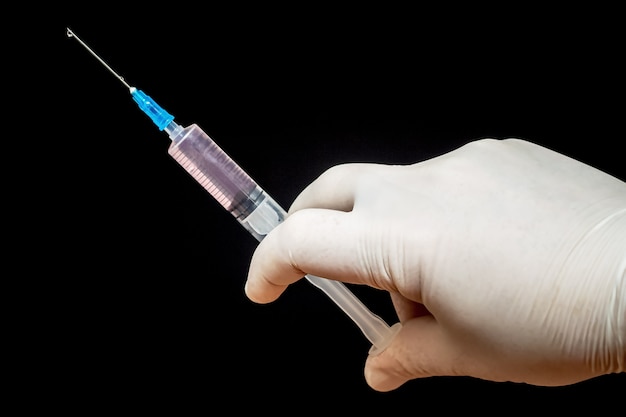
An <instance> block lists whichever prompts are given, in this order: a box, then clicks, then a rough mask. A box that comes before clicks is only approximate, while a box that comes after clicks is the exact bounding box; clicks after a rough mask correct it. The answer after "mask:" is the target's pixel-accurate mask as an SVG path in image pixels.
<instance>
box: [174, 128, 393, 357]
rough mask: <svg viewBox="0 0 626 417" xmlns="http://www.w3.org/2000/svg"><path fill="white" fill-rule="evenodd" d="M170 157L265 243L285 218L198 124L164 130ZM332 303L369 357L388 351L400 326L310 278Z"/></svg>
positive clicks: (337, 287) (329, 283)
mask: <svg viewBox="0 0 626 417" xmlns="http://www.w3.org/2000/svg"><path fill="white" fill-rule="evenodd" d="M165 131H166V132H167V133H168V134H169V136H170V139H171V140H172V143H171V145H170V147H169V150H168V153H169V154H170V155H171V156H172V157H173V158H174V159H175V160H176V161H177V162H178V163H179V164H180V165H181V166H182V167H183V168H184V169H185V170H186V171H187V172H188V173H189V174H190V175H191V176H192V177H193V178H194V179H195V180H196V181H197V182H198V183H199V184H200V185H202V187H204V188H205V189H206V190H207V191H208V192H209V193H210V194H211V195H212V196H213V197H214V198H215V199H216V200H217V201H218V202H219V203H220V204H221V205H222V206H223V207H224V208H225V209H226V210H227V211H228V212H230V213H231V214H232V215H233V216H234V217H235V218H236V219H237V221H239V223H240V224H241V225H242V226H243V227H244V228H246V230H248V231H249V232H250V233H251V234H252V235H253V236H254V237H255V238H256V239H257V240H259V241H261V240H262V239H263V238H264V237H265V236H266V235H267V234H268V233H269V232H270V231H271V230H272V229H273V228H274V227H276V226H278V224H280V223H281V222H282V221H283V220H284V219H285V216H286V212H285V210H283V209H282V208H281V207H280V205H279V204H278V203H277V202H276V201H275V200H274V199H272V198H271V197H270V196H269V195H268V194H267V193H266V192H265V191H264V190H263V189H261V187H259V185H258V184H257V183H256V182H255V181H254V180H253V179H252V178H251V177H250V176H249V175H248V174H247V173H246V172H245V171H244V170H243V169H241V168H240V167H239V165H237V164H236V163H235V162H234V161H233V160H232V159H231V158H230V157H229V156H228V155H227V154H226V153H225V152H224V151H223V150H222V149H221V148H220V147H219V146H218V145H217V144H216V143H215V142H214V141H213V139H211V138H210V137H209V135H207V134H206V133H205V132H204V131H203V130H202V129H200V127H198V125H196V124H192V125H190V126H188V127H185V128H183V127H181V126H180V125H178V124H176V123H175V122H173V121H172V122H171V123H169V124H168V126H166V127H165ZM305 278H306V279H307V280H308V281H309V282H311V283H312V284H313V285H315V286H316V287H318V288H319V289H320V290H322V291H323V292H324V293H325V294H326V295H327V296H328V297H329V298H330V299H332V300H333V301H334V302H335V303H336V304H337V305H338V306H339V307H340V308H341V309H342V310H343V311H344V312H345V313H346V314H347V315H348V316H349V317H350V318H352V320H353V321H354V322H355V323H356V324H357V326H358V327H359V328H360V329H361V331H362V332H363V334H364V335H365V336H366V337H367V339H368V340H369V341H370V342H371V343H372V349H371V350H370V352H371V353H375V352H379V351H381V350H383V349H384V348H386V347H387V345H388V344H389V342H390V341H391V339H392V338H393V336H394V335H395V333H396V331H397V330H399V327H398V326H399V324H396V325H394V326H392V327H389V326H388V325H387V323H385V322H384V321H383V320H382V319H381V318H380V317H378V316H377V315H375V314H373V313H372V312H371V311H370V310H369V309H368V308H367V307H366V306H365V305H364V304H363V303H361V301H360V300H359V299H358V298H357V297H356V296H355V295H354V294H353V293H352V292H351V291H350V290H349V289H348V288H347V287H346V286H345V285H344V284H343V283H341V282H339V281H333V280H329V279H324V278H320V277H316V276H314V275H306V277H305Z"/></svg>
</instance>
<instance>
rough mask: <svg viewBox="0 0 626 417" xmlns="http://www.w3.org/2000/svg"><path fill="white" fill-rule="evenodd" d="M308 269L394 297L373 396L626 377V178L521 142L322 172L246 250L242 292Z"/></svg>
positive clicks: (255, 292) (370, 372) (275, 284)
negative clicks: (477, 382)
mask: <svg viewBox="0 0 626 417" xmlns="http://www.w3.org/2000/svg"><path fill="white" fill-rule="evenodd" d="M305 274H313V275H317V276H321V277H325V278H328V279H334V280H340V281H343V282H346V283H358V284H367V285H370V286H372V287H375V288H379V289H383V290H387V291H388V292H389V293H390V294H391V298H392V301H393V304H394V306H395V309H396V311H397V314H398V317H399V319H400V321H401V322H402V329H401V331H400V332H399V333H398V334H397V335H396V337H395V338H394V340H393V342H392V343H391V344H390V345H389V347H387V349H386V350H384V351H383V352H382V353H380V354H378V355H376V356H369V357H368V359H367V361H366V364H365V378H366V380H367V382H368V384H369V385H370V386H371V387H372V388H373V389H375V390H379V391H389V390H393V389H395V388H397V387H399V386H400V385H402V384H403V383H405V382H406V381H408V380H410V379H414V378H421V377H427V376H438V375H441V376H444V375H445V376H453V375H463V376H472V377H476V378H481V379H485V380H492V381H514V382H525V383H529V384H535V385H566V384H570V383H575V382H578V381H582V380H585V379H589V378H592V377H595V376H599V375H602V374H607V373H612V372H624V371H625V370H626V183H624V182H623V181H620V180H618V179H617V178H615V177H612V176H610V175H608V174H606V173H603V172H601V171H599V170H597V169H595V168H592V167H590V166H588V165H585V164H583V163H581V162H578V161H575V160H573V159H571V158H568V157H566V156H563V155H561V154H558V153H555V152H553V151H550V150H548V149H545V148H543V147H540V146H537V145H534V144H531V143H529V142H526V141H522V140H517V139H508V140H479V141H475V142H471V143H469V144H467V145H465V146H463V147H461V148H459V149H456V150H454V151H452V152H450V153H447V154H445V155H442V156H439V157H436V158H433V159H430V160H427V161H424V162H420V163H416V164H414V165H410V166H387V165H376V164H346V165H339V166H336V167H333V168H331V169H329V170H328V171H327V172H325V173H324V174H323V175H322V176H321V177H320V178H318V179H317V180H316V181H314V182H313V183H312V184H310V185H309V186H308V187H307V188H306V189H305V190H304V191H303V192H302V193H301V194H300V195H299V196H298V198H297V199H296V200H295V201H294V203H293V205H292V207H291V208H290V210H289V215H288V217H287V219H286V220H285V222H284V223H282V224H281V225H279V226H278V227H276V228H275V229H274V230H273V231H272V232H270V233H269V235H268V236H267V237H266V238H265V239H264V240H263V241H262V242H261V243H260V244H259V246H258V247H257V249H256V251H255V253H254V256H253V258H252V262H251V265H250V269H249V275H248V280H247V283H246V294H247V296H248V297H249V298H250V299H251V300H253V301H255V302H259V303H267V302H271V301H273V300H275V299H276V298H277V297H278V296H279V295H280V294H281V293H282V292H283V291H284V290H285V289H286V287H287V286H288V285H289V284H291V283H293V282H295V281H297V280H298V279H300V278H302V277H303V276H304V275H305Z"/></svg>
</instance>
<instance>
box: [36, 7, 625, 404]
mask: <svg viewBox="0 0 626 417" xmlns="http://www.w3.org/2000/svg"><path fill="white" fill-rule="evenodd" d="M171 6H175V5H171ZM206 7H209V9H208V10H207V9H206ZM466 12H468V10H446V11H443V12H441V13H439V14H437V15H431V14H429V13H426V12H420V11H418V10H413V11H407V10H386V11H385V12H384V13H383V12H381V11H380V10H377V9H375V8H371V9H369V10H367V11H363V10H362V9H359V10H356V9H355V10H347V11H342V12H339V11H338V10H334V9H328V10H307V9H303V10H301V11H296V10H289V8H287V9H280V10H279V9H277V10H268V9H267V8H264V9H263V10H260V9H250V8H248V7H243V6H241V9H238V8H237V7H233V8H232V9H231V10H223V9H221V8H220V9H218V8H212V6H205V8H202V9H200V8H198V9H194V8H191V9H185V11H184V12H182V11H177V10H175V9H170V10H164V11H163V15H164V16H162V17H161V18H160V19H159V20H150V21H146V20H145V19H140V18H133V17H132V16H127V18H126V19H118V20H117V21H116V22H115V23H112V22H111V21H104V22H102V23H94V22H93V20H85V19H84V18H81V19H77V20H70V19H68V21H66V22H61V23H59V24H58V25H57V26H54V27H52V28H51V29H50V32H49V33H48V34H47V38H48V40H50V41H51V43H52V45H53V48H54V55H55V56H56V58H55V59H54V60H53V61H51V62H48V63H47V64H46V65H50V66H51V67H53V68H54V69H55V71H54V72H55V80H54V85H53V88H58V91H56V93H55V95H54V96H53V97H55V99H54V100H51V101H50V102H48V103H47V104H46V106H50V107H54V108H56V109H57V110H58V120H57V123H55V124H54V126H67V127H62V128H60V129H59V128H57V129H56V133H55V137H57V138H59V139H61V138H62V141H61V140H56V141H55V140H52V138H51V139H50V141H49V143H47V144H42V145H41V147H40V148H39V149H42V150H43V152H44V153H45V155H42V156H44V159H45V160H46V162H47V163H48V164H49V166H50V169H49V170H48V171H47V172H49V177H47V178H44V180H45V181H44V182H45V183H46V184H47V185H49V187H47V189H46V191H47V192H48V193H49V194H46V195H47V196H48V197H47V198H46V201H45V202H44V201H41V205H42V206H44V207H45V210H42V211H44V212H45V215H44V216H43V218H44V220H43V221H42V223H43V224H44V226H42V227H45V229H42V230H41V235H42V236H41V239H38V240H37V241H38V242H40V244H41V246H42V247H43V246H46V245H47V246H46V247H47V250H48V251H51V252H53V253H55V256H53V257H52V259H51V260H49V261H47V262H49V263H48V265H47V267H48V268H49V269H50V270H51V271H56V275H55V277H56V278H54V279H53V280H52V279H51V280H44V281H43V282H36V283H35V282H33V284H32V290H33V293H34V294H35V295H36V296H38V297H40V300H42V303H41V304H40V307H41V309H42V310H43V313H38V314H34V316H35V317H36V319H35V320H34V322H35V323H36V326H34V328H33V330H32V334H31V336H32V335H33V334H34V337H35V340H36V342H35V343H34V345H35V346H34V348H33V349H34V353H33V356H36V357H37V363H38V369H37V372H36V375H37V378H34V379H35V380H36V381H37V385H38V386H39V388H41V389H42V390H43V391H48V390H49V391H50V392H53V391H54V392H55V395H51V396H50V398H49V399H48V401H50V402H51V404H54V405H55V406H62V407H63V406H67V407H72V406H75V405H76V404H77V403H78V402H81V403H83V404H87V405H86V407H88V408H87V409H93V410H95V409H99V408H102V407H113V408H115V407H116V406H117V405H121V404H126V406H127V407H129V409H130V410H138V411H140V410H146V409H154V410H163V409H168V408H171V409H173V410H176V409H180V408H186V407H195V408H197V409H199V410H200V412H201V413H202V414H206V413H207V412H211V411H215V410H216V409H219V407H222V408H223V407H228V408H227V410H235V411H246V410H249V411H256V410H263V411H268V412H289V413H290V414H291V413H294V412H301V411H313V410H314V409H318V408H319V409H320V410H331V411H337V412H343V411H358V412H362V411H368V410H369V411H372V410H374V408H373V407H380V410H387V411H390V412H391V411H393V410H406V411H412V410H415V411H416V412H419V413H421V412H423V411H425V410H428V409H433V408H434V409H435V410H437V411H452V410H453V409H463V410H466V411H494V412H499V410H500V411H501V412H510V410H519V409H520V407H530V408H529V409H535V408H537V407H542V408H543V409H545V407H552V408H554V409H555V410H564V409H565V408H567V407H574V408H576V407H579V406H583V405H594V406H595V407H600V408H601V407H602V406H605V405H607V406H608V405H609V404H610V403H611V402H614V401H615V400H616V399H617V398H618V394H619V393H620V392H621V393H622V394H623V388H624V382H625V380H624V375H623V374H622V375H616V376H607V377H602V378H598V379H595V380H591V381H587V382H583V383H579V384H575V385H572V386H568V387H554V388H546V387H532V386H527V385H523V384H509V383H500V384H496V383H491V382H487V381H480V380H475V379H471V378H448V377H444V378H427V379H423V380H415V381H411V382H409V383H407V384H406V385H404V386H403V387H401V388H399V389H397V390H395V391H393V392H389V393H378V392H375V391H373V390H372V389H370V388H369V387H368V386H367V385H366V383H365V380H364V378H363V364H364V361H365V358H366V356H367V350H368V349H369V343H368V342H367V340H365V338H364V337H363V335H362V334H361V333H360V331H359V330H358V329H357V328H356V326H355V325H354V324H353V323H352V322H351V321H350V320H349V319H348V318H347V317H346V316H345V315H344V314H343V313H342V312H341V311H340V310H338V308H337V307H336V306H335V305H333V304H332V302H331V301H329V300H328V299H327V298H325V296H324V295H323V294H321V293H320V292H319V291H318V290H317V289H315V288H314V287H312V286H311V285H310V284H308V283H307V282H306V281H302V282H298V283H296V284H294V285H292V286H291V287H290V288H289V289H288V290H287V292H286V293H285V294H284V295H283V296H282V297H281V298H280V299H279V300H277V301H276V302H274V303H271V304H268V305H256V304H253V303H251V302H250V301H249V300H247V298H246V297H245V295H244V293H243V284H244V281H245V277H246V273H247V267H248V263H249V260H250V257H251V255H252V253H253V251H254V248H255V246H256V241H255V240H254V239H253V238H252V237H251V236H250V235H249V234H248V233H247V232H246V231H245V230H244V229H243V228H242V227H241V226H240V225H238V224H237V222H236V221H235V220H234V219H233V218H232V217H231V216H230V214H228V213H227V212H226V211H225V210H224V209H223V208H222V207H221V206H219V205H218V204H217V203H216V202H215V201H214V200H213V199H212V198H211V197H210V196H209V195H208V194H207V193H206V192H205V191H204V190H203V189H201V188H200V186H199V185H198V184H196V183H195V181H193V180H192V179H191V178H190V177H189V176H188V174H187V173H185V172H184V171H183V170H182V169H181V168H180V167H179V166H178V165H177V164H176V162H175V161H174V160H173V159H171V157H170V156H169V155H168V154H167V147H168V145H169V139H168V138H167V135H166V134H165V133H163V132H159V131H158V129H157V128H156V127H155V126H154V125H153V124H152V122H151V121H150V120H149V119H148V118H147V117H146V116H145V115H143V114H142V113H141V112H140V111H139V110H138V109H137V107H136V105H135V103H134V102H133V101H132V99H131V97H130V95H129V94H128V91H127V90H126V89H125V87H124V86H123V85H122V84H121V83H120V82H119V80H117V79H115V77H113V76H112V75H111V74H110V73H109V72H108V71H107V70H106V69H105V68H104V67H103V66H102V65H101V64H100V63H99V62H97V60H96V59H95V58H94V57H92V56H91V55H89V54H88V52H87V51H86V50H85V49H83V48H82V47H81V46H80V44H79V43H78V42H76V41H75V40H71V39H68V38H67V37H66V35H65V28H66V27H67V26H69V27H70V28H71V29H72V30H73V31H74V32H75V33H76V34H77V35H78V36H79V37H80V38H81V39H82V40H83V41H85V42H86V43H87V44H88V45H89V46H90V47H91V48H93V49H94V50H95V51H96V53H98V54H99V55H100V56H101V57H102V59H104V60H105V61H106V62H107V63H108V64H109V65H110V66H111V67H112V68H113V69H114V70H116V71H117V72H118V73H119V74H120V75H122V76H123V77H124V78H125V79H126V80H127V81H128V83H129V84H131V85H133V86H135V87H137V88H139V89H141V90H143V91H144V92H146V93H147V94H148V95H150V96H151V97H152V98H153V99H155V100H156V101H157V102H158V103H159V104H160V105H161V106H163V107H164V108H165V109H166V110H167V111H169V112H170V113H172V114H173V115H174V116H175V117H176V120H177V121H178V123H180V124H182V125H184V126H186V125H188V124H191V123H197V124H199V125H200V126H201V127H202V128H203V129H204V130H205V131H206V132H207V133H208V134H209V135H211V136H212V137H213V139H214V140H215V141H216V142H217V143H218V144H219V145H220V146H221V147H222V148H223V149H224V150H225V151H226V152H227V153H229V154H230V155H231V157H233V159H235V161H237V162H238V163H239V164H240V165H241V166H242V167H244V169H246V170H247V172H248V173H249V174H250V175H251V176H252V177H253V178H254V179H255V180H256V181H257V182H258V183H259V184H260V185H261V186H262V187H263V188H264V189H265V190H266V191H267V192H269V193H270V194H271V195H272V196H273V197H274V198H275V199H276V200H277V201H278V202H279V203H281V204H282V205H283V206H284V207H285V208H287V207H288V206H289V204H290V202H291V201H292V200H293V199H294V198H295V197H296V195H297V194H298V192H299V191H300V190H301V189H302V188H304V187H305V186H306V185H307V184H308V183H309V182H311V181H312V180H314V179H315V178H316V177H317V176H318V175H319V174H321V173H322V172H323V171H324V170H325V169H327V168H329V167H331V166H333V165H336V164H339V163H344V162H373V163H392V164H405V163H414V162H418V161H421V160H425V159H427V158H430V157H433V156H436V155H439V154H442V153H444V152H447V151H449V150H452V149H454V148H456V147H458V146H460V145H462V144H464V143H467V142H468V141H471V140H475V139H479V138H486V137H492V138H506V137H518V138H524V139H528V140H530V141H533V142H536V143H540V144H542V145H545V146H547V147H549V148H552V149H555V150H557V151H559V152H562V153H565V154H567V155H570V156H573V157H575V158H577V159H580V160H583V161H585V162H587V163H589V164H592V165H594V166H596V167H598V168H600V169H603V170H605V171H607V172H609V173H611V174H613V175H615V176H617V177H619V178H621V179H625V178H626V172H625V170H624V158H623V156H622V155H623V138H624V126H623V122H622V121H623V114H624V113H623V97H624V88H623V82H622V79H623V76H622V75H623V70H624V68H623V64H622V63H621V59H620V56H619V55H620V54H621V52H623V47H622V45H621V44H620V43H619V42H618V38H619V37H620V36H621V35H623V33H622V29H621V27H617V26H614V25H613V24H612V22H611V16H610V13H604V12H601V13H598V14H597V15H592V14H588V13H586V11H584V10H580V11H577V13H575V14H570V12H571V11H559V12H555V13H554V14H552V15H550V14H546V13H535V12H528V13H525V11H524V10H514V11H510V12H509V11H507V12H504V11H495V12H494V11H492V12H494V13H495V14H484V15H483V14H482V13H478V16H479V17H478V18H476V17H472V18H470V17H469V16H468V15H467V14H466ZM93 14H94V15H97V11H96V12H93ZM194 15H196V16H194ZM138 16H141V15H140V14H139V15H138ZM481 16H482V17H481ZM564 16H566V17H567V18H565V17H564ZM166 17H167V18H166ZM591 24H593V25H594V26H593V28H592V27H590V26H591ZM41 242H47V243H45V244H44V243H41ZM354 291H355V293H357V295H358V296H359V297H360V298H361V299H362V300H363V301H364V302H365V303H366V304H367V305H368V306H369V307H370V308H371V309H372V310H373V311H374V312H376V313H378V314H379V315H381V316H383V318H385V319H386V320H387V321H388V322H389V323H394V322H395V316H394V313H393V310H392V309H391V305H390V302H389V300H388V299H387V297H386V295H385V294H382V293H379V292H376V291H374V290H371V289H368V288H354ZM51 299H53V300H54V301H51ZM44 300H45V301H44ZM31 347H32V346H31ZM540 404H541V405H540ZM501 407H503V408H501ZM564 407H565V408H564ZM600 408H596V409H598V410H599V409H600Z"/></svg>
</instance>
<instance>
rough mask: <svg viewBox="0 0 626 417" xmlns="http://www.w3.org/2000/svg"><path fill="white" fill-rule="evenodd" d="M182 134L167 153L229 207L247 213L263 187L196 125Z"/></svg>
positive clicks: (187, 128) (236, 215) (224, 205)
mask: <svg viewBox="0 0 626 417" xmlns="http://www.w3.org/2000/svg"><path fill="white" fill-rule="evenodd" d="M181 136H182V139H179V140H175V141H174V142H172V144H171V145H170V148H169V150H168V153H169V154H170V155H171V156H172V157H173V158H174V159H175V160H176V161H177V162H178V163H179V164H180V165H181V166H182V167H183V168H185V170H186V171H187V172H189V174H191V176H192V177H193V178H195V180H196V181H198V183H200V185H202V187H204V188H205V189H206V190H207V191H208V192H209V193H210V194H211V195H212V196H213V197H214V198H215V199H216V200H217V201H218V202H219V203H220V204H221V205H222V206H223V207H224V208H225V209H226V210H228V211H229V212H231V213H232V214H233V215H234V216H235V217H241V216H247V215H248V214H249V212H250V211H252V210H253V209H254V207H255V201H256V200H257V198H258V197H259V196H260V195H261V194H262V193H263V190H261V188H260V187H259V186H258V185H257V184H256V182H254V181H253V180H252V178H250V176H249V175H248V174H246V172H245V171H244V170H242V169H241V168H240V167H239V166H238V165H237V164H236V163H235V162H234V161H233V160H232V159H231V158H230V157H229V156H228V155H227V154H226V153H225V152H224V151H223V150H222V149H221V148H220V147H219V146H217V144H216V143H215V142H214V141H213V139H211V138H210V137H209V136H208V135H207V134H206V133H204V132H203V131H202V129H200V128H199V127H198V126H197V125H195V124H193V125H190V126H188V127H186V128H185V129H184V130H183V132H182V133H181ZM179 137H180V136H179Z"/></svg>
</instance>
